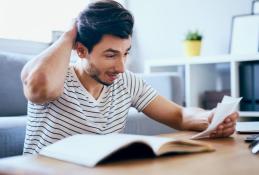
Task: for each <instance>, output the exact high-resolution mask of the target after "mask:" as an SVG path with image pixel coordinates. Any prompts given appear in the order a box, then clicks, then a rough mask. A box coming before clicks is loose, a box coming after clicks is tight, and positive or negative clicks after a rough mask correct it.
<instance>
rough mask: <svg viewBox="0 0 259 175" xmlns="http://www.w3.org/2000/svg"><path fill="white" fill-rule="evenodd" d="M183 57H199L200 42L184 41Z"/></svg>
mask: <svg viewBox="0 0 259 175" xmlns="http://www.w3.org/2000/svg"><path fill="white" fill-rule="evenodd" d="M184 50H185V55H186V56H188V57H193V56H199V55H200V52H201V41H200V40H196V41H184Z"/></svg>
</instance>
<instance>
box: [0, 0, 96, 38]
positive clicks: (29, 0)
mask: <svg viewBox="0 0 259 175" xmlns="http://www.w3.org/2000/svg"><path fill="white" fill-rule="evenodd" d="M90 1H91V0H22V1H21V0H1V1H0V26H1V27H0V38H7V39H18V40H31V41H39V42H51V40H52V31H56V30H57V31H60V30H61V31H62V30H64V29H65V28H66V26H67V25H68V24H69V22H70V21H71V19H72V18H75V17H76V16H77V15H78V13H79V12H80V11H81V10H82V9H83V8H85V7H86V6H87V4H88V3H89V2H90Z"/></svg>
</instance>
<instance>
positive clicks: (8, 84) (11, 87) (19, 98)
mask: <svg viewBox="0 0 259 175" xmlns="http://www.w3.org/2000/svg"><path fill="white" fill-rule="evenodd" d="M30 58H31V56H28V55H22V54H13V53H5V52H0V80H1V83H0V97H1V98H0V116H15V115H25V114H26V111H27V101H26V99H25V97H24V95H23V89H22V82H21V78H20V74H21V70H22V68H23V66H24V64H25V63H26V62H27V61H28V60H29V59H30Z"/></svg>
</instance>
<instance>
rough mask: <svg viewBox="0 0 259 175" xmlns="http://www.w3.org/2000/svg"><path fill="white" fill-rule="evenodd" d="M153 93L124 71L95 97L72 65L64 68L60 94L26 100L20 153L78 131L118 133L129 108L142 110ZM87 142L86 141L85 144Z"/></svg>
mask: <svg viewBox="0 0 259 175" xmlns="http://www.w3.org/2000/svg"><path fill="white" fill-rule="evenodd" d="M156 96H157V92H156V91H155V90H154V89H152V88H151V87H150V86H149V85H147V84H146V83H145V82H144V81H143V80H142V79H141V78H139V77H137V76H136V75H134V74H133V73H131V72H128V71H126V72H125V73H123V74H121V75H120V76H119V77H118V79H116V80H115V81H114V83H113V84H112V85H110V86H104V88H103V90H102V93H101V95H100V97H99V98H98V99H97V100H96V99H94V98H93V97H92V96H91V94H89V93H88V92H87V90H86V89H85V88H84V87H83V86H82V84H81V83H80V81H79V79H78V78H77V76H76V74H75V72H74V68H73V67H72V66H71V67H69V69H68V72H67V76H66V80H65V83H64V91H63V94H62V95H61V96H60V97H59V98H58V99H56V100H54V101H51V102H49V103H46V104H42V105H39V104H33V103H31V102H28V122H27V128H26V138H25V144H24V154H35V153H38V152H39V151H40V150H41V149H42V148H43V147H45V146H47V145H49V144H51V143H54V142H56V141H58V140H60V139H63V138H65V137H68V136H70V135H74V134H79V133H88V134H109V133H114V132H122V131H123V128H124V126H125V122H126V117H127V114H128V111H129V108H130V107H135V108H136V109H137V110H138V111H142V110H143V109H144V108H145V107H146V106H147V105H148V104H149V103H150V102H151V101H152V100H153V99H154V98H155V97H156ZM89 144H90V143H89Z"/></svg>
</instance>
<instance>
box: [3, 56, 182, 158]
mask: <svg viewBox="0 0 259 175" xmlns="http://www.w3.org/2000/svg"><path fill="white" fill-rule="evenodd" d="M31 57H32V56H28V55H22V54H13V53H5V52H0V81H1V84H0V97H1V98H0V158H2V157H8V156H14V155H19V154H22V150H23V143H24V137H25V128H26V113H27V112H26V111H27V101H26V99H25V97H24V95H23V91H22V83H21V80H20V72H21V69H22V67H23V65H24V64H25V63H26V62H27V61H28V60H29V59H30V58H31ZM143 78H144V79H145V80H146V81H147V82H148V83H149V84H151V85H152V86H153V87H154V88H156V89H157V90H158V91H159V93H160V94H162V95H163V96H166V97H167V98H169V99H171V100H174V101H175V102H177V103H179V104H180V103H182V101H181V100H182V98H181V96H180V94H181V93H179V92H181V87H180V84H181V83H180V78H179V76H177V75H170V74H166V75H164V74H163V75H162V74H160V75H144V76H143ZM173 131H174V130H173V129H171V128H169V127H167V126H165V125H162V124H160V123H158V122H155V121H154V120H151V119H149V118H148V117H146V116H145V115H144V114H143V113H138V112H137V111H136V110H134V109H131V110H130V112H129V116H128V119H127V123H126V127H125V130H124V132H125V133H132V134H144V135H155V134H162V133H169V132H173Z"/></svg>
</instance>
